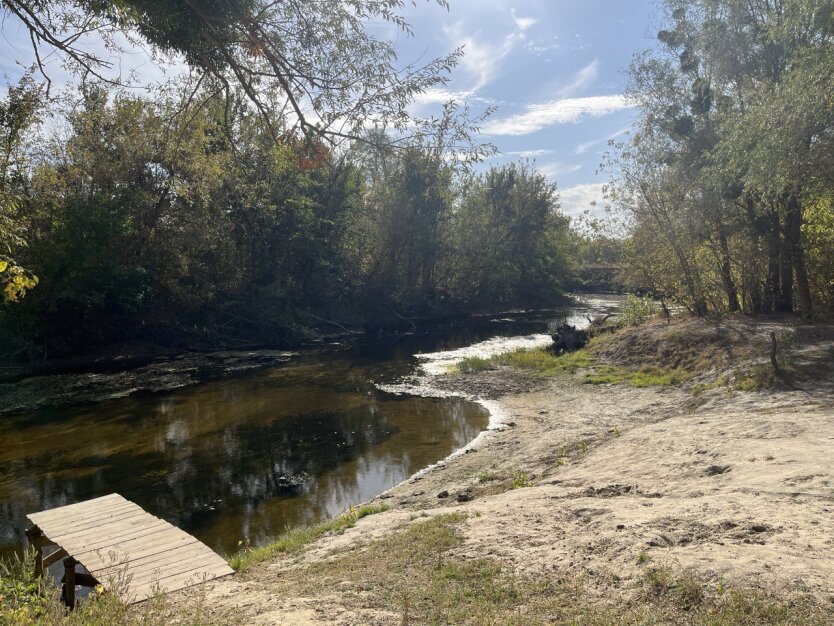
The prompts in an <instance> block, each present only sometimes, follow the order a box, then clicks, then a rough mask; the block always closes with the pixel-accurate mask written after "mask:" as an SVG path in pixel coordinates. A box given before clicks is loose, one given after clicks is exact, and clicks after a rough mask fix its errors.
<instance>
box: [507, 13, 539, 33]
mask: <svg viewBox="0 0 834 626" xmlns="http://www.w3.org/2000/svg"><path fill="white" fill-rule="evenodd" d="M510 14H511V15H512V16H513V21H514V22H515V25H516V28H518V30H520V31H521V32H524V31H525V30H527V29H528V28H530V27H531V26H533V25H534V24H538V22H539V20H537V19H536V18H534V17H521V16H520V15H516V13H515V9H511V10H510Z"/></svg>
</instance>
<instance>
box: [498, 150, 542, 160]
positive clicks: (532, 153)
mask: <svg viewBox="0 0 834 626" xmlns="http://www.w3.org/2000/svg"><path fill="white" fill-rule="evenodd" d="M504 154H506V155H507V156H517V157H521V158H522V159H535V158H536V157H540V156H547V155H548V154H553V150H547V149H541V148H540V149H537V150H511V151H509V152H505V153H504Z"/></svg>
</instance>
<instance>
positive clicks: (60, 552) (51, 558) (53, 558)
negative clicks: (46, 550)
mask: <svg viewBox="0 0 834 626" xmlns="http://www.w3.org/2000/svg"><path fill="white" fill-rule="evenodd" d="M65 556H69V554H67V551H66V550H64V549H63V548H58V549H57V550H55V552H53V553H52V554H50V555H48V556H45V557H43V560H42V561H41V567H42V568H43V569H46V568H47V567H49V566H50V565H52V564H53V563H57V562H58V561H60V560H61V559H63V558H64V557H65Z"/></svg>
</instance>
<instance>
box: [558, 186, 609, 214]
mask: <svg viewBox="0 0 834 626" xmlns="http://www.w3.org/2000/svg"><path fill="white" fill-rule="evenodd" d="M602 188H603V184H602V183H586V184H584V185H576V186H575V187H568V188H567V189H562V190H561V191H560V192H559V204H560V205H561V207H562V213H564V214H565V215H569V216H571V217H579V216H581V215H583V214H584V213H585V211H588V212H590V214H591V215H593V216H595V217H600V216H601V215H603V214H604V207H605V198H604V196H603V191H602ZM594 203H596V204H594Z"/></svg>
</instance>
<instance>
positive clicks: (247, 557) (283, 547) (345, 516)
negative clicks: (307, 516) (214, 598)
mask: <svg viewBox="0 0 834 626" xmlns="http://www.w3.org/2000/svg"><path fill="white" fill-rule="evenodd" d="M387 510H388V507H387V506H386V505H384V504H366V505H364V506H359V507H351V508H350V509H348V510H347V511H345V512H344V513H342V514H341V515H339V516H338V517H334V518H333V519H330V520H327V521H326V522H321V523H319V524H315V525H313V526H305V527H303V528H295V529H293V530H289V531H287V532H286V533H284V534H283V535H281V536H280V537H278V539H276V540H275V541H273V542H272V543H269V544H267V545H264V546H254V547H251V548H243V549H242V550H240V551H239V552H238V553H237V554H234V555H232V556H230V557H229V558H228V561H229V565H230V566H231V567H232V569H234V570H237V571H242V570H245V569H247V568H249V567H252V566H253V565H257V564H258V563H263V562H264V561H268V560H270V559H272V558H273V557H275V556H276V555H278V554H287V553H291V552H297V551H299V550H300V549H301V548H303V547H304V546H306V545H307V544H309V543H312V542H313V541H315V540H316V539H318V538H319V537H321V536H322V535H324V534H326V533H339V532H343V531H344V530H346V529H348V528H352V527H353V526H355V525H356V522H357V521H359V520H360V519H362V518H363V517H367V516H368V515H374V514H375V513H382V512H383V511H387Z"/></svg>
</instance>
